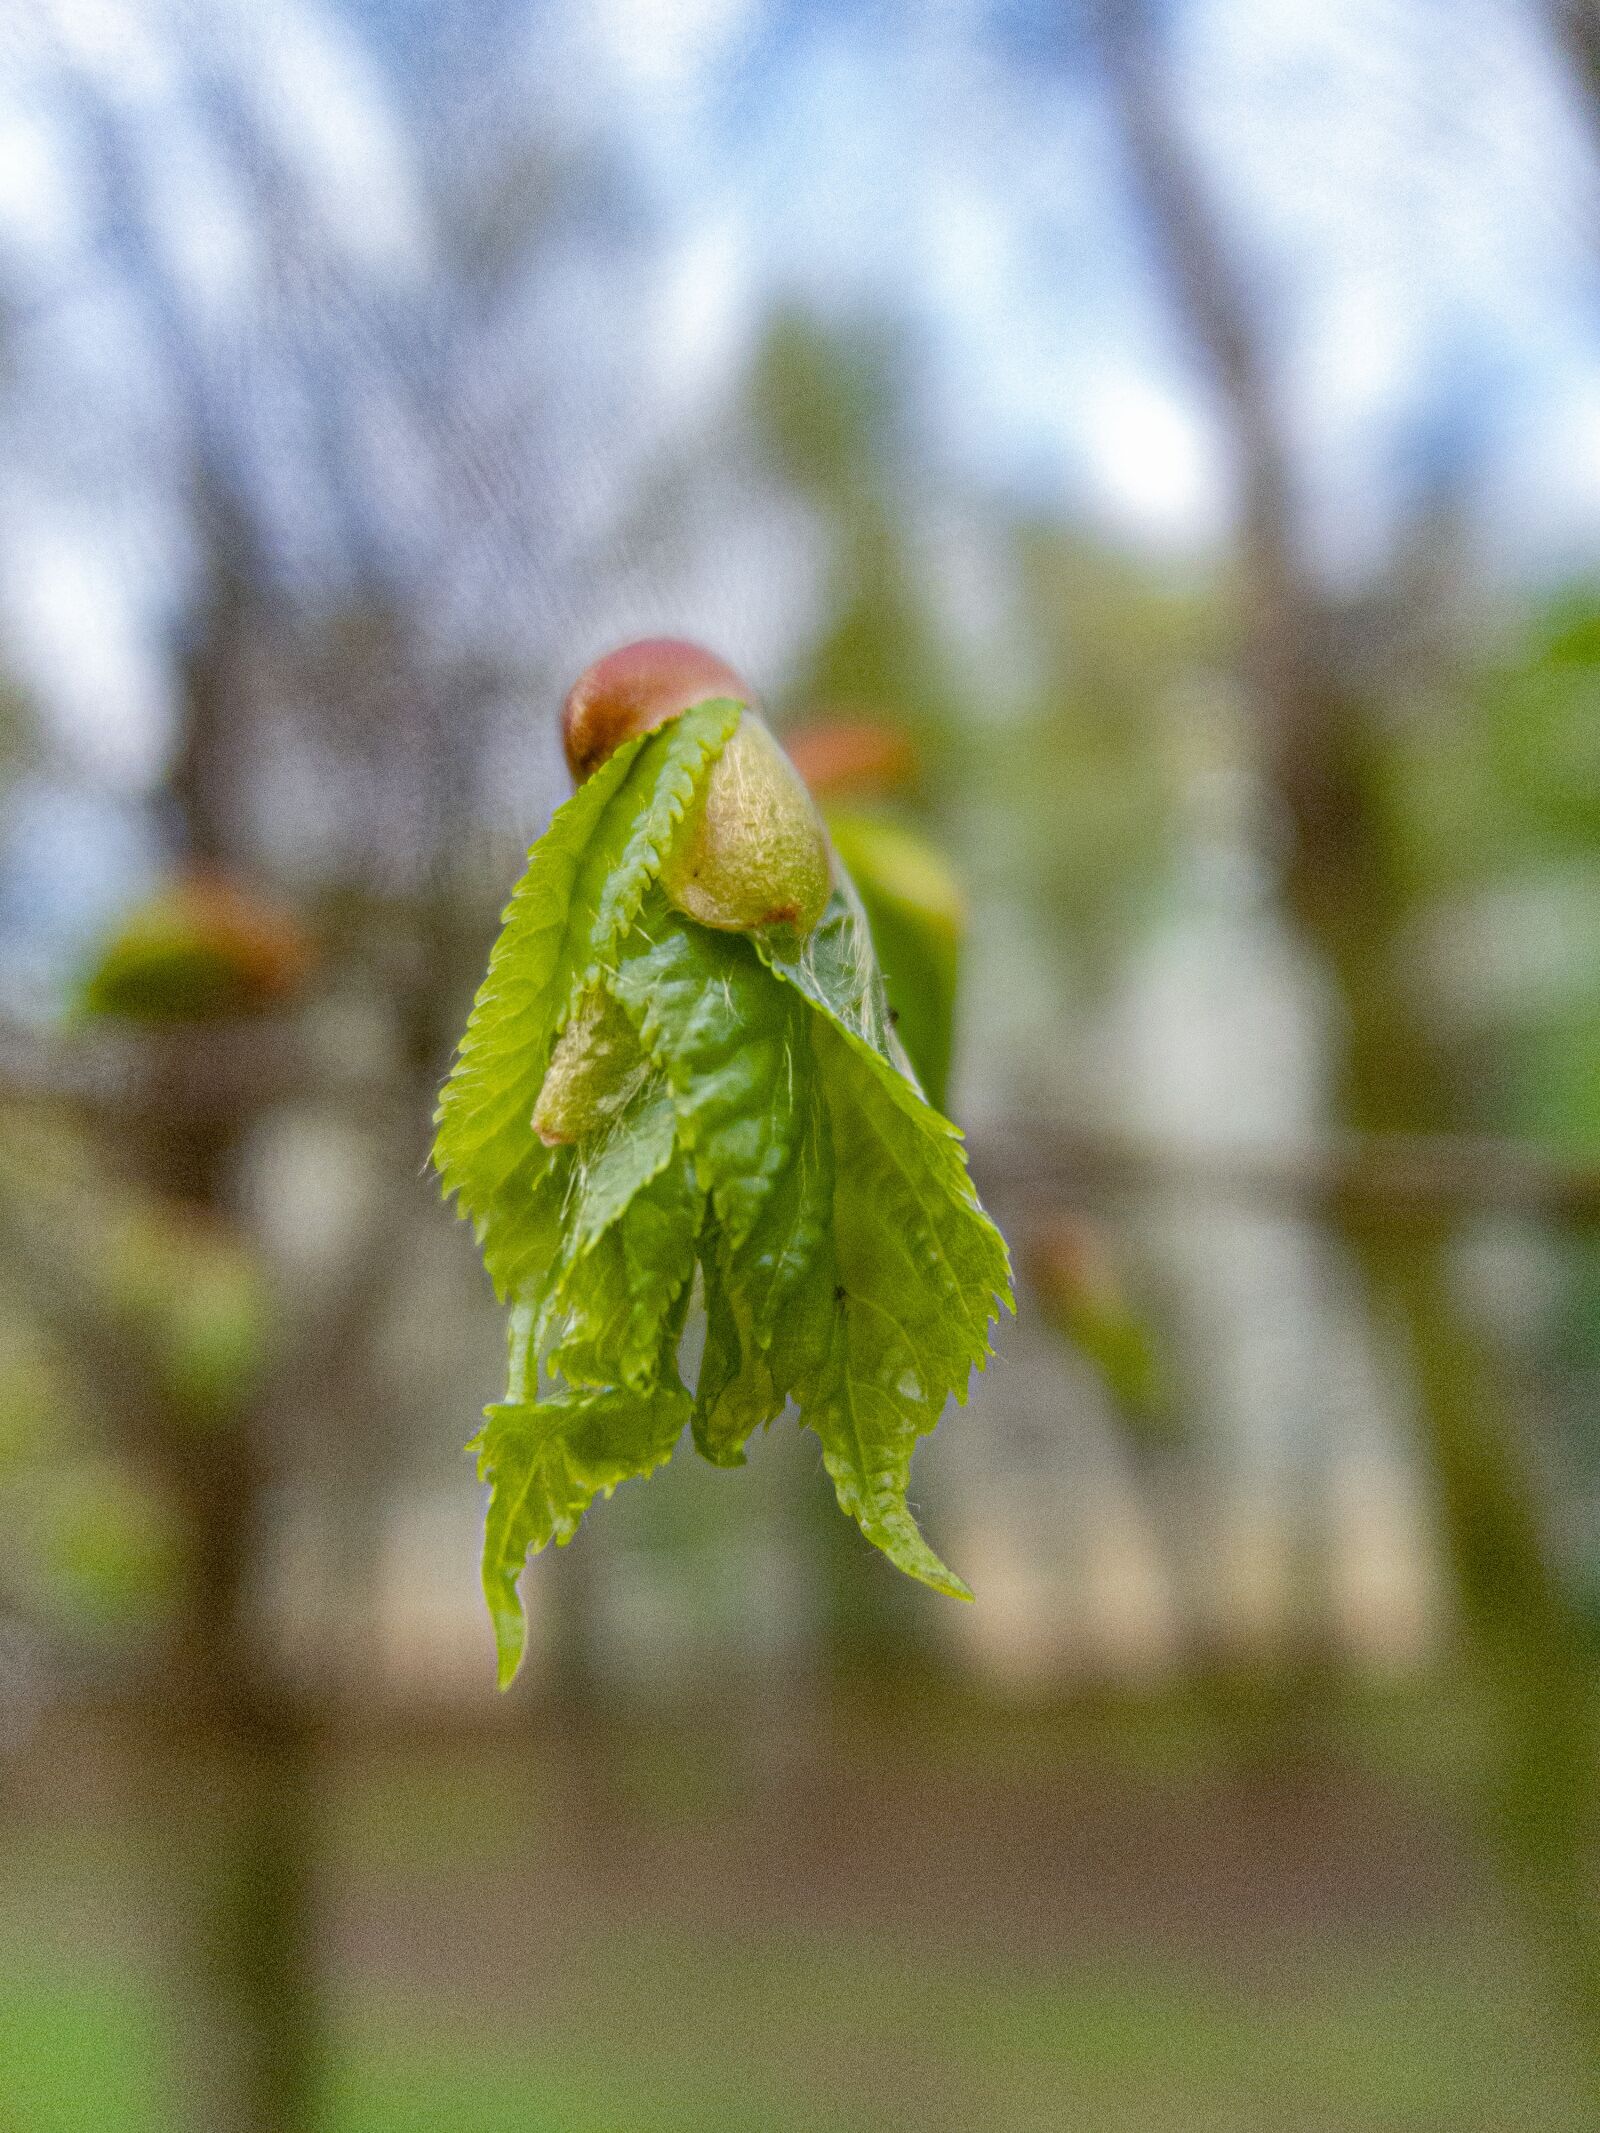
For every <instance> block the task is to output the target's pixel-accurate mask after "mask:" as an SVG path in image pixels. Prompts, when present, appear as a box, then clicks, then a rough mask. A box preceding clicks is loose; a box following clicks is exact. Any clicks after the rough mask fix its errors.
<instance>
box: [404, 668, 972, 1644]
mask: <svg viewBox="0 0 1600 2133" xmlns="http://www.w3.org/2000/svg"><path fill="white" fill-rule="evenodd" d="M742 715H744V714H743V707H742V706H741V705H740V704H738V703H736V702H734V701H733V700H731V699H717V700H714V701H711V702H707V703H701V704H696V705H693V706H691V707H690V708H688V709H687V710H684V711H682V712H681V714H680V715H676V716H673V717H672V718H671V719H669V720H668V721H667V722H665V723H658V724H656V725H654V726H653V727H652V729H651V730H648V731H646V732H643V733H639V734H637V735H636V736H635V737H634V738H633V739H631V740H629V741H627V742H626V743H625V745H623V746H621V747H619V748H618V749H617V751H616V752H615V753H614V754H612V755H611V756H610V757H609V759H608V760H606V761H605V762H604V763H603V765H602V767H600V768H599V769H598V770H596V771H595V772H594V774H593V775H592V776H591V777H590V778H589V779H588V781H587V782H586V783H585V784H584V785H583V786H582V787H581V788H580V789H579V791H578V792H577V794H576V795H575V796H574V798H573V799H571V800H570V801H569V802H568V803H567V804H566V806H565V807H563V808H561V809H560V810H559V811H558V813H557V814H556V816H555V818H554V820H553V821H552V823H551V825H550V828H549V830H548V832H547V833H546V835H545V836H544V837H543V838H542V839H541V840H540V842H539V843H538V844H537V845H536V846H535V847H534V850H533V852H532V854H531V856H530V860H529V865H528V870H527V873H526V874H525V876H524V878H523V880H522V882H521V884H520V885H519V886H518V888H517V890H516V892H515V895H514V896H513V898H512V901H511V904H510V906H509V907H508V909H507V912H506V918H505V924H504V929H503V931H502V933H501V936H500V939H499V941H498V942H497V944H496V946H495V949H494V953H493V955H492V957H491V959H490V965H489V973H488V976H487V978H486V979H485V982H484V985H483V987H482V990H481V991H480V993H479V995H478V999H477V1003H476V1005H475V1007H474V1009H473V1013H472V1017H471V1020H470V1022H469V1023H468V1026H467V1031H466V1034H465V1036H464V1038H463V1040H462V1045H461V1050H460V1054H459V1057H458V1059H457V1062H456V1066H455V1069H454V1072H453V1073H452V1075H451V1078H450V1081H449V1082H448V1084H447V1085H446V1088H445V1091H444V1094H443V1097H442V1099H441V1103H440V1109H439V1120H438V1124H439V1134H438V1142H437V1146H436V1150H435V1160H436V1162H437V1165H438V1168H439V1172H440V1175H441V1178H442V1181H443V1184H444V1188H445V1190H446V1192H447V1193H449V1194H452V1195H454V1197H455V1199H456V1202H457V1205H458V1207H459V1209H460V1211H461V1212H462V1213H463V1214H465V1215H467V1216H469V1217H470V1218H471V1219H472V1221H473V1223H474V1225H475V1226H476V1229H477V1232H478V1236H479V1239H480V1242H481V1244H482V1247H483V1253H484V1260H485V1264H486V1266H487V1268H488V1271H489V1273H490V1276H491V1278H492V1279H493V1281H494V1283H495V1286H496V1289H497V1290H498V1292H499V1294H500V1295H501V1297H502V1298H503V1299H504V1301H505V1302H506V1303H507V1304H508V1305H509V1306H510V1307H511V1372H510V1384H509V1387H508V1390H507V1395H506V1399H505V1401H504V1402H503V1403H502V1404H500V1405H498V1406H496V1407H493V1408H490V1409H489V1410H488V1416H487V1421H486V1424H485V1426H484V1428H483V1430H482V1431H481V1433H480V1434H479V1436H478V1437H477V1438H476V1439H475V1440H474V1448H475V1449H476V1450H477V1452H478V1455H479V1463H480V1471H481V1473H482V1476H483V1478H484V1479H485V1480H487V1481H488V1482H489V1483H490V1485H491V1496H490V1504H489V1513H488V1521H487V1529H486V1535H485V1547H484V1589H485V1593H486V1596H487V1599H488V1603H489V1609H490V1613H491V1615H492V1617H493V1620H494V1625H495V1634H496V1640H497V1644H498V1648H499V1655H500V1675H501V1680H502V1682H504V1681H508V1680H509V1679H510V1678H511V1676H512V1675H513V1674H514V1673H515V1671H516V1668H517V1665H518V1664H519V1662H520V1659H521V1655H522V1649H523V1641H524V1625H523V1617H522V1609H521V1604H520V1601H519V1599H518V1594H517V1580H518V1577H519V1575H520V1573H521V1570H522V1566H523V1564H524V1561H525V1560H526V1558H527V1556H528V1554H529V1553H530V1552H536V1551H537V1550H539V1549H541V1548H544V1547H546V1546H548V1545H549V1544H550V1543H551V1542H552V1541H554V1542H557V1543H561V1542H564V1541H567V1540H569V1539H570V1538H571V1537H572V1534H573V1533H574V1532H575V1531H576V1530H577V1526H578V1523H579V1520H580V1519H581V1518H582V1516H583V1514H584V1512H585V1510H586V1509H587V1508H588V1506H589V1504H590V1503H591V1502H592V1501H593V1500H594V1498H595V1497H596V1496H597V1495H609V1494H610V1493H611V1491H612V1490H613V1489H614V1488H615V1487H616V1486H617V1484H618V1483H619V1482H621V1481H625V1480H628V1479H630V1478H632V1477H634V1476H638V1475H643V1474H648V1473H649V1472H651V1471H652V1470H653V1469H654V1468H656V1467H658V1466H660V1465H661V1464H663V1462H664V1461H665V1460H666V1459H668V1458H669V1457H670V1456H671V1454H672V1451H673V1449H674V1448H675V1446H676V1443H677V1440H678V1438H679V1436H680V1435H681V1434H682V1431H683V1429H684V1427H685V1425H690V1426H691V1427H692V1431H693V1439H694V1443H695V1446H696V1448H697V1449H698V1450H699V1451H700V1453H701V1454H702V1455H703V1456H704V1457H706V1458H707V1459H709V1460H711V1461H713V1462H714V1463H716V1464H718V1465H723V1466H736V1465H738V1464H740V1463H741V1461H742V1460H743V1457H744V1447H745V1445H746V1443H747V1442H748V1440H749V1438H750V1437H751V1435H752V1434H753V1432H754V1431H755V1430H757V1429H758V1428H761V1427H763V1426H765V1425H766V1424H769V1423H771V1422H772V1421H773V1420H774V1419H776V1417H777V1416H778V1415H780V1414H781V1413H782V1412H783V1410H784V1408H785V1406H786V1405H787V1404H788V1403H790V1402H792V1403H793V1405H794V1407H795V1409H796V1410H797V1412H798V1415H799V1418H800V1420H801V1421H802V1423H804V1424H805V1425H807V1426H809V1427H810V1428H811V1429H813V1430H814V1431H815V1432H816V1434H817V1436H818V1437H819V1439H820V1440H821V1445H822V1455H823V1461H824V1464H825V1465H826V1467H827V1470H828V1473H829V1474H830V1476H831V1477H832V1480H833V1484H834V1488H835V1492H836V1494H837V1496H838V1499H839V1502H840V1505H841V1506H842V1508H843V1509H844V1510H845V1511H846V1512H848V1513H849V1515H850V1516H851V1517H852V1518H854V1519H855V1521H856V1523H857V1524H858V1525H859V1526H860V1528H861V1530H862V1532H863V1533H864V1534H865V1535H866V1537H867V1538H868V1539H869V1540H870V1541H872V1542H874V1543H875V1544H876V1545H877V1546H878V1547H879V1548H881V1549H882V1550H883V1551H884V1553H885V1554H887V1555H888V1556H889V1557H890V1559H891V1560H892V1561H893V1562H895V1563H897V1564H898V1565H899V1566H900V1568H901V1569H903V1570H905V1571H907V1572H909V1573H910V1574H911V1575H912V1576H913V1577H918V1578H921V1579H922V1580H923V1581H924V1582H926V1583H928V1584H930V1585H932V1586H934V1587H935V1588H936V1589H938V1590H940V1591H943V1592H949V1593H955V1594H962V1595H964V1594H965V1591H966V1588H965V1587H964V1586H963V1585H962V1584H961V1582H960V1580H959V1579H958V1578H956V1577H955V1576H954V1574H953V1573H952V1572H951V1571H949V1570H947V1569H946V1568H945V1566H944V1565H943V1564H942V1563H941V1562H940V1561H939V1559H938V1557H937V1556H936V1555H934V1553H933V1552H932V1550H931V1549H930V1548H929V1547H928V1545H927V1543H926V1541H925V1540H924V1539H923V1537H922V1535H921V1533H920V1532H919V1531H918V1528H917V1525H916V1521H915V1519H914V1518H913V1516H912V1513H911V1511H910V1509H909V1507H908V1504H907V1500H906V1492H907V1487H908V1483H909V1480H910V1469H911V1457H912V1452H913V1450H914V1448H915V1445H916V1441H917V1439H918V1437H919V1436H921V1435H923V1434H924V1433H925V1432H926V1431H928V1430H930V1429H931V1428H932V1427H933V1426H934V1424H935V1422H937V1420H938V1419H939V1415H940V1413H941V1412H942V1410H943V1408H944V1406H945V1404H946V1402H947V1401H948V1400H949V1399H950V1398H951V1397H952V1396H953V1397H955V1398H956V1399H958V1400H960V1399H964V1398H965V1396H966V1391H967V1385H968V1381H969V1379H970V1376H971V1372H972V1370H973V1368H974V1367H979V1368H981V1367H982V1365H983V1363H984V1362H985V1361H986V1359H987V1356H988V1353H989V1346H988V1329H989V1322H990V1320H991V1318H993V1317H994V1316H995V1314H996V1312H997V1311H998V1310H999V1309H1000V1308H1001V1307H1002V1306H1006V1307H1009V1305H1010V1301H1011V1297H1010V1286H1009V1284H1010V1270H1009V1266H1008V1263H1007V1258H1006V1250H1005V1246H1004V1244H1003V1242H1002V1240H1001V1238H1000V1236H999V1233H998V1232H997V1231H996V1230H995V1229H994V1227H993V1225H992V1224H991V1223H990V1222H989V1220H988V1218H987V1217H986V1216H985V1215H984V1213H983V1211H982V1209H981V1207H980V1206H979V1205H978V1201H977V1198H976V1196H975V1194H974V1192H973V1190H972V1186H971V1184H970V1182H969V1180H968V1177H967V1172H966V1165H965V1161H964V1158H963V1155H962V1150H961V1140H960V1135H959V1134H958V1133H957V1131H956V1129H955V1128H954V1127H953V1126H952V1125H950V1124H949V1123H948V1121H946V1120H945V1119H944V1118H942V1117H941V1116H940V1115H939V1113H938V1112H937V1111H935V1110H933V1109H932V1108H931V1107H930V1106H929V1105H928V1103H927V1102H926V1101H925V1099H924V1098H923V1096H922V1093H921V1091H920V1089H919V1088H918V1086H917V1084H916V1082H915V1080H914V1079H913V1077H912V1074H911V1071H910V1068H909V1066H908V1064H907V1062H906V1060H905V1055H904V1053H903V1052H902V1051H901V1050H900V1047H899V1044H898V1041H897V1039H896V1037H895V1034H894V1031H893V1029H892V1027H891V1021H890V1017H889V1013H888V1008H887V1004H886V1002H885V1000H884V996H883V986H882V981H881V979H880V977H879V975H878V970H877V964H876V961H875V959H874V955H873V948H872V939H871V934H870V932H869V930H868V926H867V922H866V919H865V916H864V915H863V913H862V910H861V907H860V904H859V902H858V901H857V899H856V896H855V892H854V890H853V888H852V886H851V884H850V882H849V879H848V877H847V876H845V875H843V873H842V870H840V872H839V874H838V878H837V881H836V883H835V884H834V885H833V886H832V888H831V892H830V889H829V879H828V863H827V850H826V846H825V844H824V845H822V846H821V847H820V851H821V872H820V874H819V875H817V877H816V879H815V881H814V883H813V885H812V887H811V888H810V890H809V891H808V892H807V894H808V896H809V899H810V902H811V905H812V908H810V909H807V908H805V903H806V898H805V897H802V898H800V899H799V900H798V902H797V900H796V899H795V898H793V897H791V896H790V895H788V894H787V893H786V892H785V885H784V883H783V881H782V880H781V879H780V880H778V881H777V883H776V886H775V885H774V878H773V875H772V873H771V872H770V871H769V872H768V874H767V876H766V878H765V879H764V880H763V879H762V870H761V868H760V866H755V867H752V866H751V865H750V859H751V851H752V850H754V849H755V848H756V847H757V846H759V844H760V840H761V839H762V838H763V837H765V838H767V840H768V851H769V855H770V853H771V852H772V851H773V850H779V863H778V864H777V873H778V875H780V876H781V875H782V872H783V863H784V862H783V861H782V857H781V851H782V849H783V848H786V847H784V839H783V838H782V837H779V838H778V839H777V840H776V844H774V842H773V839H772V836H771V830H772V823H771V819H770V817H769V818H767V819H766V820H764V821H763V820H761V819H756V820H754V821H752V822H750V823H748V824H743V825H742V824H741V821H740V819H739V817H738V812H737V809H735V810H733V812H732V813H731V814H727V815H725V816H724V818H723V819H722V820H721V822H720V824H719V828H718V836H719V838H720V840H721V845H722V857H723V858H724V859H728V860H729V863H730V864H731V865H732V866H733V867H734V869H735V870H736V871H739V870H743V873H744V875H745V876H746V879H747V882H748V884H750V887H749V893H748V900H747V902H746V903H745V905H744V906H743V912H744V915H745V918H746V920H747V923H746V924H744V925H742V926H730V925H726V924H720V925H718V926H715V927H714V926H708V925H704V924H700V923H697V922H696V921H695V920H694V919H693V918H690V917H688V916H686V915H685V913H684V911H683V910H682V909H681V908H680V907H679V904H680V900H681V896H682V886H683V880H684V874H685V865H686V854H689V855H692V854H693V852H694V851H695V849H696V845H697V840H703V837H704V834H705V824H706V821H707V817H708V814H709V812H710V806H711V791H712V781H713V780H714V779H715V778H716V776H717V768H718V765H719V759H720V761H721V762H722V763H726V762H727V760H728V758H727V756H726V754H725V753H724V751H726V750H728V749H729V748H730V746H734V747H743V746H745V745H746V742H745V738H744V737H745V736H747V735H749V734H750V733H752V732H755V733H757V734H758V735H760V736H761V739H760V741H759V742H758V743H757V744H756V745H757V747H758V748H760V747H762V746H770V747H772V748H773V750H774V754H775V755H776V748H775V744H773V743H771V741H770V737H769V736H767V735H766V730H765V728H764V727H759V726H757V725H754V724H753V722H752V721H751V720H750V719H749V718H748V716H747V715H744V716H745V722H744V723H743V724H741V716H742ZM736 735H737V736H739V740H738V741H737V742H736V741H735V736H736ZM777 762H778V765H779V766H780V768H781V771H782V773H783V775H784V776H788V775H792V773H789V771H788V766H787V763H786V762H785V761H784V759H783V758H782V757H781V756H778V757H777ZM770 768H771V766H767V768H766V769H763V771H762V774H761V778H762V779H764V780H766V781H767V782H766V783H765V784H764V785H763V786H762V790H764V791H766V792H768V793H769V794H770V790H771V780H770V778H768V771H769V770H770ZM734 769H735V772H736V773H737V775H736V777H734V778H731V779H730V778H724V780H723V791H724V793H725V794H726V793H728V792H730V791H732V790H733V789H734V788H735V786H736V784H737V782H738V780H739V779H741V778H746V777H747V766H741V765H740V762H739V758H738V756H737V755H736V756H735V758H734ZM756 782H757V783H758V784H760V783H761V780H757V781H756ZM748 789H750V788H749V786H748V782H747V790H748ZM801 798H802V800H805V796H804V794H803V793H802V794H801ZM805 805H806V807H807V809H809V806H810V803H809V800H805ZM757 813H758V815H759V804H758V809H757ZM812 819H813V820H814V818H812ZM743 827H748V828H750V830H751V834H752V838H753V839H754V840H755V842H754V844H752V845H751V846H748V847H747V848H746V849H745V850H744V851H743V852H740V851H739V850H738V849H737V845H738V839H739V836H740V834H741V830H742V828H743ZM730 855H731V857H730ZM690 863H691V864H692V861H691V862H690ZM741 893H742V894H743V893H745V892H744V891H743V890H742V891H741ZM824 905H825V908H823V906H824ZM759 921H766V923H760V922H759ZM536 1117H537V1124H536ZM697 1267H698V1270H699V1274H700V1296H701V1299H702V1302H703V1307H704V1313H705V1340H704V1347H703V1353H702V1359H701V1363H700V1367H699V1373H698V1378H697V1380H696V1383H695V1386H694V1389H693V1391H692V1392H691V1391H690V1390H689V1389H688V1388H687V1387H686V1386H685V1385H684V1383H683V1382H682V1379H681V1377H680V1374H679V1363H678V1351H679V1345H680V1339H681V1336H682V1333H683V1330H684V1326H685V1322H686V1319H687V1315H688V1312H689V1309H690V1305H691V1293H692V1287H693V1281H694V1275H695V1272H696V1269H697Z"/></svg>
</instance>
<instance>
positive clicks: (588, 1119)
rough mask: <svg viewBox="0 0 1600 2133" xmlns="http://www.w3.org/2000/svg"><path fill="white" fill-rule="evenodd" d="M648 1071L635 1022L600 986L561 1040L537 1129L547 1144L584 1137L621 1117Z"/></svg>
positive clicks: (540, 1106)
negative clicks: (635, 1033) (623, 1108)
mask: <svg viewBox="0 0 1600 2133" xmlns="http://www.w3.org/2000/svg"><path fill="white" fill-rule="evenodd" d="M644 1075H645V1057H644V1053H643V1051H642V1050H641V1049H640V1045H639V1040H638V1038H637V1037H636V1036H635V1035H634V1030H633V1024H632V1023H631V1022H630V1021H629V1020H628V1018H627V1016H626V1015H625V1014H624V1013H623V1012H622V1009H621V1008H620V1007H619V1006H618V1005H617V1003H616V1001H615V1000H613V999H612V997H611V995H610V993H608V992H606V991H605V990H604V989H603V988H601V987H599V986H597V987H596V988H595V990H594V991H593V992H591V993H588V994H586V995H585V997H584V998H583V999H582V1000H581V1001H580V1002H579V1003H578V1007H577V1009H576V1011H575V1012H574V1014H573V1016H572V1019H571V1020H570V1021H569V1022H568V1024H567V1026H566V1028H565V1029H564V1030H563V1031H562V1032H561V1035H560V1036H559V1037H558V1038H557V1039H556V1045H555V1050H554V1051H553V1052H552V1053H551V1054H550V1064H549V1066H548V1067H547V1068H546V1069H545V1077H544V1081H543V1082H542V1084H541V1085H540V1089H539V1100H538V1102H537V1103H536V1104H535V1106H534V1111H533V1130H534V1132H535V1133H537V1134H538V1136H539V1138H540V1140H542V1141H543V1142H544V1144H545V1146H546V1147H547V1148H556V1147H560V1146H562V1145H564V1144H565V1143H567V1142H571V1141H581V1140H582V1139H583V1137H584V1135H585V1134H586V1133H592V1132H593V1131H594V1130H595V1128H596V1127H597V1126H603V1125H604V1124H605V1123H606V1121H607V1119H610V1118H614V1117H615V1116H616V1114H617V1112H619V1111H620V1110H621V1109H622V1107H623V1105H624V1104H625V1103H626V1102H627V1101H628V1098H629V1097H630V1096H632V1094H633V1093H634V1091H635V1090H636V1089H637V1088H638V1086H639V1084H640V1083H641V1082H642V1081H643V1079H644Z"/></svg>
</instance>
